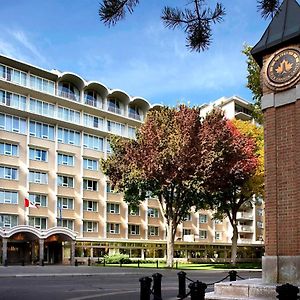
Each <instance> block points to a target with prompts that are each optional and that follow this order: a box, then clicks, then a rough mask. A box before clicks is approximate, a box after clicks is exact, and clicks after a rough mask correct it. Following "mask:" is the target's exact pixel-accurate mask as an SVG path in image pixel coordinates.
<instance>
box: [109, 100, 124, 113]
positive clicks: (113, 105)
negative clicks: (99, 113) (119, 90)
mask: <svg viewBox="0 0 300 300" xmlns="http://www.w3.org/2000/svg"><path fill="white" fill-rule="evenodd" d="M107 105H108V107H107V110H108V111H111V112H113V113H115V114H119V115H121V114H122V110H121V109H120V102H119V100H118V99H115V98H110V99H107Z"/></svg>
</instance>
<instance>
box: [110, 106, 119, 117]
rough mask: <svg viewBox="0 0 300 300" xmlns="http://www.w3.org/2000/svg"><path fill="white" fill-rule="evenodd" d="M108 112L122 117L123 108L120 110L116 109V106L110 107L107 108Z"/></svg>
mask: <svg viewBox="0 0 300 300" xmlns="http://www.w3.org/2000/svg"><path fill="white" fill-rule="evenodd" d="M107 110H108V111H110V112H113V113H115V114H118V115H122V114H123V111H122V109H121V108H118V107H114V106H108V107H107Z"/></svg>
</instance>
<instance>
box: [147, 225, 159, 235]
mask: <svg viewBox="0 0 300 300" xmlns="http://www.w3.org/2000/svg"><path fill="white" fill-rule="evenodd" d="M148 235H149V236H158V235H159V228H158V227H156V226H148Z"/></svg>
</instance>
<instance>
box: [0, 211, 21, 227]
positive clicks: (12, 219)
mask: <svg viewBox="0 0 300 300" xmlns="http://www.w3.org/2000/svg"><path fill="white" fill-rule="evenodd" d="M17 225H18V216H14V215H4V214H0V227H5V228H12V227H14V226H17Z"/></svg>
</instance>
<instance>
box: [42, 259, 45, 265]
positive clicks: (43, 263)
mask: <svg viewBox="0 0 300 300" xmlns="http://www.w3.org/2000/svg"><path fill="white" fill-rule="evenodd" d="M44 266H45V262H44V260H43V259H42V267H44Z"/></svg>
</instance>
